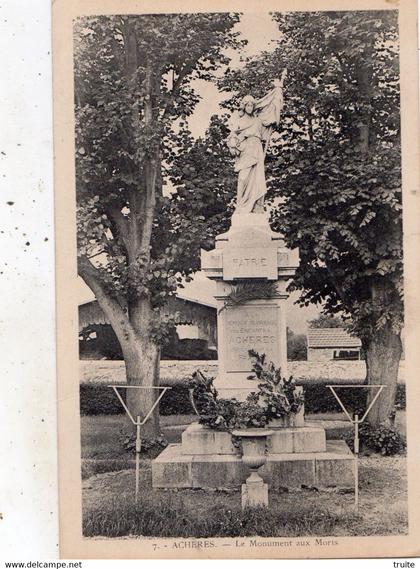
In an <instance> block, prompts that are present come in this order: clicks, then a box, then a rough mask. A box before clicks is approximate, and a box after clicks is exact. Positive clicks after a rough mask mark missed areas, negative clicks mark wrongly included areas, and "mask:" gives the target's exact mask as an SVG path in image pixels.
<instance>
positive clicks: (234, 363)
mask: <svg viewBox="0 0 420 569" xmlns="http://www.w3.org/2000/svg"><path fill="white" fill-rule="evenodd" d="M278 310H279V309H278V307H277V306H276V305H274V304H271V305H269V306H267V305H266V306H263V305H254V306H238V307H235V308H227V309H226V310H225V314H224V319H225V323H224V326H225V342H226V344H225V354H226V356H225V360H226V361H225V365H226V371H227V372H237V371H238V372H239V371H251V360H250V358H249V355H248V350H251V349H254V350H256V351H257V352H259V353H264V354H266V356H267V358H268V359H269V360H272V361H273V362H275V363H276V364H277V365H278V363H279V360H280V336H279V324H278Z"/></svg>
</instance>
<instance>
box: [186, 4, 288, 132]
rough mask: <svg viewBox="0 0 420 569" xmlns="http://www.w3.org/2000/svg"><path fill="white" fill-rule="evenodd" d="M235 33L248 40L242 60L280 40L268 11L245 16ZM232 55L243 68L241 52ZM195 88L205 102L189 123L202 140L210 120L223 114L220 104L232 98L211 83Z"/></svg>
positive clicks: (200, 103)
mask: <svg viewBox="0 0 420 569" xmlns="http://www.w3.org/2000/svg"><path fill="white" fill-rule="evenodd" d="M234 31H238V32H240V33H241V37H240V38H239V39H246V40H248V44H247V45H246V46H245V48H244V49H243V51H242V52H241V56H242V57H252V56H254V55H257V54H258V53H261V52H262V51H267V50H269V49H270V45H271V44H272V42H274V41H275V40H277V39H278V38H279V37H280V32H279V30H278V27H277V25H276V24H275V22H273V20H272V19H271V16H270V15H269V14H268V12H266V13H261V12H259V13H255V14H254V13H246V14H243V15H242V16H241V20H240V21H239V22H238V23H237V24H236V26H235V30H234ZM228 55H229V56H230V57H231V58H232V62H231V66H232V67H238V66H240V65H241V62H240V56H239V54H238V53H237V52H234V51H232V50H229V52H228ZM192 85H193V87H194V89H195V90H196V91H197V93H198V94H199V95H200V96H201V97H202V99H201V101H200V102H199V103H198V104H197V107H196V109H195V112H194V114H193V115H192V116H191V117H190V119H189V121H188V124H189V126H190V129H191V132H192V134H193V135H194V136H195V137H199V136H202V135H204V133H205V130H206V128H207V126H208V124H209V122H210V117H211V116H212V115H214V114H218V113H220V111H221V108H220V102H221V101H222V100H223V99H226V98H228V97H229V94H228V93H219V91H218V89H217V87H216V85H214V84H213V83H210V82H207V81H202V80H196V81H194V82H193V83H192Z"/></svg>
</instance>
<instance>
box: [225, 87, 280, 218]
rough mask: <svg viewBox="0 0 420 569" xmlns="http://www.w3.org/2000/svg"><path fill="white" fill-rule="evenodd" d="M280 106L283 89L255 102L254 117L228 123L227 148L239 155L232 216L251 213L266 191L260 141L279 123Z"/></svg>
mask: <svg viewBox="0 0 420 569" xmlns="http://www.w3.org/2000/svg"><path fill="white" fill-rule="evenodd" d="M282 106H283V94H282V89H281V88H280V87H275V88H274V89H272V91H270V93H268V94H267V95H266V96H265V97H263V98H262V99H259V100H258V101H257V102H256V104H255V107H254V115H253V116H250V115H247V114H243V116H242V117H237V118H236V120H234V121H233V122H232V123H231V134H230V136H229V140H228V145H229V146H231V147H235V148H237V149H238V150H239V152H240V154H239V156H238V157H237V159H236V161H235V172H238V190H237V199H236V209H235V213H251V212H252V211H253V210H254V207H255V204H256V202H257V201H258V200H260V199H261V198H263V197H264V195H265V194H266V192H267V186H266V182H265V173H264V151H263V141H265V140H267V138H268V136H269V132H270V126H271V125H272V124H278V122H279V120H280V111H281V109H282Z"/></svg>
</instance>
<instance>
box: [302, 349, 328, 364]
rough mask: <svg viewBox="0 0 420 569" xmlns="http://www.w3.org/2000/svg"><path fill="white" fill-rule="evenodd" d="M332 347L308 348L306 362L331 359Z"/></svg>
mask: <svg viewBox="0 0 420 569" xmlns="http://www.w3.org/2000/svg"><path fill="white" fill-rule="evenodd" d="M333 351H334V350H333V349H332V348H308V362H322V361H327V360H332V359H333Z"/></svg>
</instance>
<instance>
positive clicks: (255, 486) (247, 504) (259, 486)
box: [241, 476, 268, 509]
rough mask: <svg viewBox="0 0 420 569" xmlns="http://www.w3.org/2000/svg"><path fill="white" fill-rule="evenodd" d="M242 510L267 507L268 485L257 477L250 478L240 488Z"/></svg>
mask: <svg viewBox="0 0 420 569" xmlns="http://www.w3.org/2000/svg"><path fill="white" fill-rule="evenodd" d="M241 502H242V509H245V508H255V507H261V506H268V484H265V482H264V481H263V479H262V478H260V477H259V476H257V478H256V479H252V477H251V476H250V477H249V478H248V479H247V481H246V483H245V484H242V487H241Z"/></svg>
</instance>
